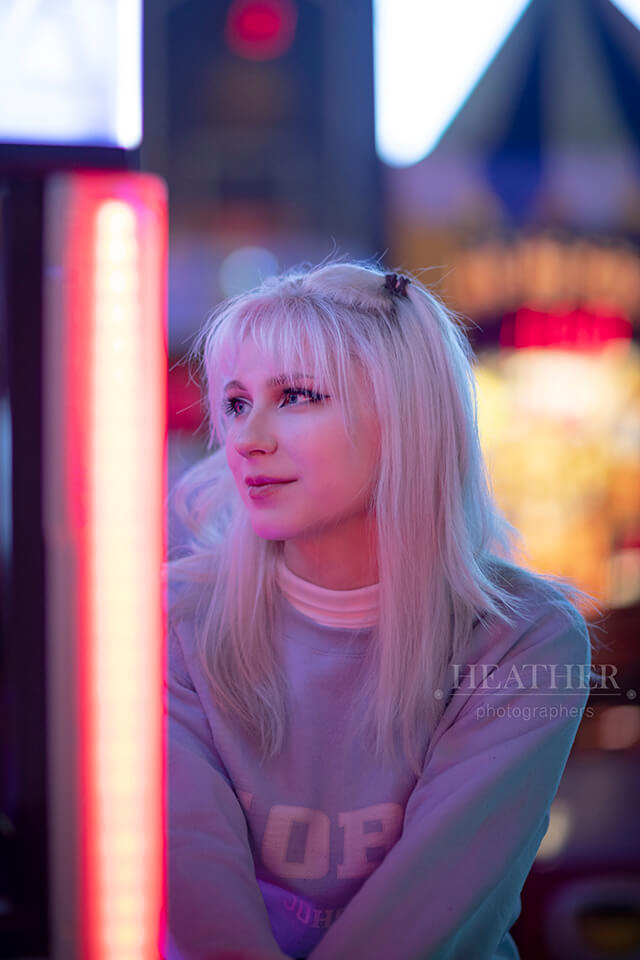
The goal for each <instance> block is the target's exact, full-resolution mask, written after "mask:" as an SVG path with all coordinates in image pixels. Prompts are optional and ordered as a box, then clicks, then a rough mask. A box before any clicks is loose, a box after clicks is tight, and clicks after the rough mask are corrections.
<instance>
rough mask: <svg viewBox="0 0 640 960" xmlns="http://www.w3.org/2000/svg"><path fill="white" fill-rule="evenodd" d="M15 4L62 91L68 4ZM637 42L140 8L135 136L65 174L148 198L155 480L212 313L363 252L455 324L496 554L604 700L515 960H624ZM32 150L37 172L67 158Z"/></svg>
mask: <svg viewBox="0 0 640 960" xmlns="http://www.w3.org/2000/svg"><path fill="white" fill-rule="evenodd" d="M93 2H94V4H95V9H96V10H97V8H98V7H104V6H105V4H108V0H100V2H99V0H93ZM9 6H11V4H10V5H9ZM13 6H14V7H15V9H17V8H18V6H19V4H14V5H13ZM31 6H32V7H33V9H34V10H35V11H36V13H35V14H34V19H33V20H32V21H31V23H32V26H33V24H34V23H35V22H36V20H37V17H40V20H39V21H38V22H40V23H41V24H42V23H44V24H45V26H46V29H44V28H43V29H42V31H41V32H40V33H38V31H34V30H31V31H30V32H29V37H30V46H29V50H30V56H31V57H32V58H33V62H36V61H37V58H38V57H41V56H42V55H43V54H45V55H46V56H45V59H46V58H49V61H50V62H51V63H52V64H53V67H55V68H56V69H58V70H59V71H61V74H60V75H61V76H62V75H63V74H64V68H65V57H66V56H67V55H69V56H71V54H70V53H68V51H67V48H66V45H68V44H71V40H70V39H69V38H70V37H72V36H73V31H72V29H71V28H72V27H74V28H78V24H79V23H80V21H81V20H82V18H83V17H85V19H86V17H87V7H91V6H92V4H91V3H89V4H88V5H85V7H83V8H82V11H84V12H82V11H81V8H80V6H79V5H77V4H74V3H73V2H71V0H69V2H68V3H66V4H65V3H64V2H63V0H59V3H58V4H56V3H50V4H48V5H47V4H41V5H40V7H39V10H38V9H37V8H38V4H37V3H34V4H32V5H31ZM57 7H59V9H60V10H62V9H63V8H64V9H65V10H66V11H67V12H65V13H64V14H61V16H60V20H59V21H58V23H59V24H62V26H61V27H60V26H58V27H56V21H55V17H54V16H53V15H52V11H53V10H54V8H57ZM45 8H46V9H45ZM3 16H4V17H5V19H4V25H5V37H6V36H8V35H9V34H8V33H7V32H6V31H8V29H9V28H10V27H11V28H12V29H13V30H14V31H15V29H16V28H15V22H16V16H17V15H16V16H14V18H13V20H11V18H10V17H9V16H8V15H6V16H5V15H4V14H3V13H1V12H0V26H1V25H2V24H3ZM90 19H91V18H90V17H89V20H90ZM639 25H640V0H624V2H623V0H615V2H613V0H491V2H490V3H484V4H481V3H478V2H477V0H448V2H447V3H446V4H445V3H436V2H431V0H348V2H345V0H146V2H145V4H144V16H143V19H142V21H141V31H142V38H143V50H144V57H143V74H144V84H143V90H144V94H143V111H142V115H143V118H144V121H143V127H142V131H143V135H142V140H141V142H138V143H136V142H134V141H135V138H134V141H132V142H131V143H127V144H121V145H120V146H121V153H122V154H123V156H124V159H123V156H121V157H120V160H119V161H118V162H117V163H116V162H115V161H114V160H113V155H109V156H107V154H106V153H105V154H104V156H103V155H101V157H100V158H99V159H96V158H97V154H95V153H94V154H92V155H91V157H90V158H89V159H87V155H85V154H82V153H81V150H82V149H85V148H86V142H85V144H84V147H83V146H82V145H80V147H76V154H75V156H76V157H81V160H82V162H83V163H87V162H88V163H90V164H91V165H92V166H93V167H96V168H97V167H100V166H106V167H108V166H114V165H115V166H119V167H121V168H124V167H128V168H129V169H132V170H141V171H143V172H145V173H148V174H152V175H155V177H156V178H160V179H161V180H162V181H164V182H165V183H166V188H167V197H168V213H169V220H168V223H169V227H168V261H167V263H168V412H167V416H168V432H169V445H168V451H169V454H168V483H169V486H171V485H172V483H173V482H174V480H175V479H176V477H177V476H178V475H179V474H180V473H181V472H182V471H183V470H184V469H185V468H186V467H187V466H189V465H190V464H192V463H194V462H195V461H196V460H197V459H199V458H200V457H201V456H202V455H203V454H204V453H205V452H206V439H207V438H206V431H205V428H204V421H203V418H204V410H203V406H202V398H201V393H200V386H199V383H198V381H197V378H196V377H195V376H194V375H193V371H190V369H189V367H188V365H187V364H186V363H185V362H184V358H185V355H186V353H187V351H188V349H189V347H190V345H191V342H192V338H193V336H194V334H195V333H196V331H197V330H198V329H199V328H200V327H201V326H202V324H203V323H204V322H205V320H206V318H207V315H208V314H209V312H210V311H211V310H212V309H213V307H214V306H215V305H216V304H217V303H218V302H219V301H220V300H222V299H224V298H225V297H229V296H232V295H235V294H236V293H239V292H241V291H242V290H245V289H249V288H251V287H253V286H255V285H256V284H257V283H258V282H259V281H260V280H262V279H264V278H265V277H267V276H269V275H270V274H272V273H276V272H279V271H280V270H282V269H285V268H287V267H290V266H293V265H296V264H301V263H317V262H319V261H321V260H323V259H325V258H331V257H333V256H343V255H347V256H350V257H355V258H362V259H367V258H374V259H380V260H381V261H382V262H383V263H384V265H385V266H387V267H389V268H390V269H396V270H400V271H402V270H408V271H411V272H413V273H415V274H416V275H417V276H419V277H420V279H422V280H423V281H424V282H426V283H427V284H429V285H430V286H431V287H432V289H433V290H434V292H435V293H436V294H438V295H439V296H440V297H441V298H442V299H443V300H444V301H445V302H446V303H447V305H448V306H450V307H451V308H452V309H454V310H455V311H457V312H458V314H459V315H460V316H461V317H462V319H463V321H464V323H465V324H466V325H467V329H468V333H469V336H470V338H471V340H472V342H473V344H474V347H475V350H476V354H477V380H478V394H479V417H480V430H481V436H482V441H483V446H484V450H485V454H486V457H487V461H488V464H489V468H490V472H491V479H492V482H493V485H494V489H495V492H496V496H497V499H498V501H499V503H500V505H501V506H502V508H503V510H504V512H505V513H506V515H507V516H508V518H509V519H510V520H511V521H512V522H513V523H514V525H515V526H516V527H517V528H518V529H519V530H520V531H521V532H522V534H523V547H522V560H523V561H524V562H526V563H527V564H529V565H531V566H533V567H534V568H536V569H538V570H540V571H543V572H546V573H554V574H560V575H562V576H566V577H569V578H570V579H572V580H573V581H574V582H575V583H576V584H577V585H578V586H579V587H581V588H583V589H584V590H586V591H588V592H589V593H591V594H593V595H594V597H595V598H596V600H597V602H598V604H599V608H600V613H598V612H597V611H596V610H595V609H593V608H585V614H586V615H587V616H589V617H590V618H591V619H592V620H593V621H594V623H595V624H596V629H595V634H594V635H595V636H596V637H597V638H599V639H600V641H601V642H602V649H601V650H600V652H599V653H598V656H597V658H596V665H600V666H602V667H603V669H604V671H605V674H606V675H607V676H608V677H609V678H610V679H609V682H608V683H607V684H605V686H603V687H602V688H601V689H598V688H595V689H594V690H593V691H592V693H591V697H590V701H589V708H588V710H587V711H586V713H585V716H584V718H583V721H582V724H581V727H580V730H579V732H578V737H577V740H576V743H575V746H574V749H573V751H572V754H571V756H570V758H569V762H568V765H567V769H566V772H565V774H564V777H563V779H562V782H561V784H560V788H559V791H558V795H557V798H556V800H555V802H554V804H553V807H552V812H551V821H550V826H549V830H548V833H547V835H546V837H545V839H544V841H543V844H542V846H541V848H540V851H539V853H538V856H537V858H536V862H535V864H534V867H533V869H532V871H531V874H530V876H529V878H528V879H527V882H526V884H525V888H524V891H523V898H522V914H521V917H520V919H519V920H518V922H517V924H516V926H515V927H514V930H513V935H514V938H515V940H516V942H517V944H518V947H519V949H520V953H521V956H522V958H523V960H608V958H614V957H618V958H629V960H630V958H640V822H639V817H638V809H639V808H640V763H639V760H640V703H639V702H638V699H637V691H638V690H640V30H639ZM78 29H79V28H78ZM94 29H95V25H94ZM15 36H18V37H19V31H18V33H17V34H16V33H14V37H15ZM34 37H35V39H34ZM36 40H38V42H37V43H36ZM94 41H95V38H94ZM0 45H1V40H0ZM6 48H7V49H8V45H6ZM53 67H52V69H53ZM6 139H11V138H10V137H7V138H6ZM94 146H95V144H94ZM38 149H39V151H40V152H39V154H38V153H37V150H38ZM34 150H35V152H34ZM34 150H32V151H31V153H30V154H29V158H28V162H29V164H30V165H31V166H33V165H34V164H35V166H36V167H40V168H41V169H45V168H46V169H48V170H52V169H57V167H56V164H58V165H60V164H62V166H65V165H66V166H67V167H69V165H71V166H73V165H74V164H77V162H78V161H77V160H74V161H73V162H72V161H70V160H68V159H67V160H65V161H64V163H63V162H62V160H58V159H56V158H55V157H54V158H53V159H46V161H45V160H44V159H42V157H43V156H44V154H43V150H44V147H41V148H34ZM78 150H80V153H78V152H77V151H78ZM38 155H39V156H40V158H41V159H40V160H39V161H38V160H37V156H38ZM34 157H36V160H34ZM20 162H24V156H23V157H22V159H21V161H20ZM12 163H13V167H11V164H9V166H8V167H6V169H13V170H15V160H12ZM5 166H6V164H5ZM23 222H25V223H26V226H25V227H24V229H25V230H27V229H28V222H29V221H28V219H27V220H26V221H23ZM34 222H35V221H34ZM6 245H7V244H6V241H5V246H6ZM0 252H1V245H0ZM6 269H7V268H6V267H5V270H6ZM8 326H10V323H9V324H8ZM16 342H17V341H16ZM14 349H15V348H14ZM21 355H22V354H21ZM1 361H2V357H1V355H0V362H1ZM0 372H1V370H0ZM16 389H17V388H16ZM14 405H15V401H14ZM1 439H2V434H1V432H0V440H1ZM0 449H1V444H0ZM1 505H2V501H1V498H0V506H1ZM7 509H8V508H7ZM1 516H2V514H1V511H0V519H1ZM5 526H6V524H5ZM0 529H1V525H0ZM170 535H171V531H170ZM5 606H6V609H8V606H9V604H8V601H7V602H6V604H5ZM5 650H9V645H7V646H6V648H5ZM9 662H10V661H9V654H8V653H6V652H5V666H8V665H9ZM11 662H13V661H11ZM5 697H6V699H7V702H8V699H9V697H8V693H5ZM12 709H14V708H13V707H12ZM15 710H16V711H17V710H18V708H17V707H16V708H15ZM17 715H18V714H17V712H16V713H15V715H14V714H12V715H11V716H12V723H13V726H12V727H11V730H12V731H13V733H12V734H11V736H10V737H7V739H6V744H9V745H11V744H16V743H20V744H23V743H24V739H23V740H20V735H19V734H18V733H17V732H15V731H16V729H17V726H18V724H17V720H16V719H15V717H16V716H17ZM11 737H13V739H11ZM6 744H5V751H6V752H7V755H8V749H9V748H8V746H6ZM0 745H1V744H0ZM37 749H39V750H43V751H44V747H43V746H42V744H40V746H37ZM4 765H5V769H8V766H9V765H8V762H7V761H6V760H5V764H4ZM12 776H13V780H12V781H11V782H12V784H13V785H12V788H11V790H9V789H5V799H4V801H3V803H2V805H1V806H2V809H3V810H4V811H6V812H5V813H4V820H0V838H2V839H1V840H0V842H1V843H2V844H3V846H2V847H0V849H3V850H4V851H5V852H6V857H5V859H4V861H3V863H2V867H0V956H3V957H8V956H13V957H18V956H27V955H30V956H35V955H36V953H38V952H40V955H42V956H44V955H46V950H45V948H44V947H43V946H42V945H43V944H44V943H45V942H46V933H45V931H46V925H44V926H43V925H42V923H41V919H42V916H43V914H46V912H47V910H48V909H49V908H48V907H47V899H46V895H45V893H44V892H43V893H42V894H41V896H40V898H39V899H36V900H32V901H30V900H29V894H28V893H25V889H26V886H27V884H26V883H25V878H24V871H22V872H21V868H20V866H19V862H20V857H19V851H20V850H21V849H22V848H21V847H20V843H21V839H20V828H19V827H16V824H17V823H18V822H20V823H22V822H27V821H22V820H20V817H19V816H17V815H15V816H14V811H16V810H17V809H18V808H19V806H20V804H19V803H18V800H19V799H20V798H23V802H24V803H25V804H27V803H31V805H32V808H33V809H34V810H35V811H36V813H37V811H38V810H39V809H40V807H39V806H38V804H41V805H42V804H44V803H45V802H46V801H45V799H44V797H45V789H44V786H43V784H42V783H40V785H39V786H38V785H36V786H33V785H32V786H31V787H26V786H21V787H20V789H18V787H16V783H17V782H18V781H19V776H18V774H17V773H16V770H15V769H13V768H12ZM26 780H27V776H26V774H25V775H23V781H20V783H21V784H22V783H26ZM29 790H31V793H29ZM29 797H31V800H29V799H28V798H29ZM24 798H27V799H24ZM34 798H35V799H34ZM10 801H11V802H10ZM11 804H13V806H12V805H11ZM34 804H35V806H34ZM35 815H36V814H34V816H35ZM31 822H33V821H31ZM50 822H51V821H50ZM41 841H42V842H41V846H40V847H39V848H38V849H39V850H41V853H40V854H38V853H37V851H35V852H33V851H32V853H30V855H29V856H30V857H31V858H32V859H31V860H30V862H31V863H33V864H37V863H40V864H42V863H44V859H43V858H44V853H42V850H44V847H45V843H46V837H45V836H43V837H42V838H41ZM38 856H40V857H41V859H40V860H38V859H37V858H38ZM16 878H18V879H16ZM18 881H19V882H18ZM16 891H19V892H18V893H17V892H16ZM16 898H18V899H19V900H20V917H21V920H20V923H21V925H22V926H21V927H20V929H22V927H23V926H29V924H31V929H32V932H33V930H34V929H37V930H40V933H39V934H38V935H37V936H36V935H33V936H31V939H30V940H28V941H27V940H26V939H23V940H20V936H22V934H20V935H18V934H17V933H16V930H17V929H18V925H17V923H16V921H15V916H16V902H17V900H16ZM20 898H22V899H20ZM30 911H31V912H30ZM38 911H39V912H38ZM25 918H26V919H25ZM38 918H40V919H38ZM38 924H40V926H38ZM3 936H4V938H5V939H4V944H5V945H4V946H3ZM25 937H26V934H25ZM26 942H29V943H31V944H32V946H31V947H29V950H30V951H31V952H30V953H28V951H27V949H26V948H25V949H22V948H20V949H18V946H17V945H18V944H24V943H26ZM38 944H39V945H40V946H38ZM3 951H4V952H3ZM12 951H13V952H12ZM70 955H71V954H69V956H70Z"/></svg>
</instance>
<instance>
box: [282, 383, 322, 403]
mask: <svg viewBox="0 0 640 960" xmlns="http://www.w3.org/2000/svg"><path fill="white" fill-rule="evenodd" d="M284 395H285V397H289V398H291V397H306V398H307V400H308V401H309V403H319V402H320V400H326V399H327V398H326V396H325V395H324V394H322V393H314V392H313V390H307V389H304V388H302V387H300V388H297V387H290V388H288V389H287V390H285V391H284ZM288 406H294V407H297V406H299V404H297V403H294V404H288Z"/></svg>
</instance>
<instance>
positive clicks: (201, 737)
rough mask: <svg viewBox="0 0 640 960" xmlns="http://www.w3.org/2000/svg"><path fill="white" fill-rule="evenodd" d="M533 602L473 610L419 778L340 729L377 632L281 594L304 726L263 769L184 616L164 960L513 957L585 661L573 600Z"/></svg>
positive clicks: (174, 713) (176, 677)
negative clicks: (522, 610) (513, 614)
mask: <svg viewBox="0 0 640 960" xmlns="http://www.w3.org/2000/svg"><path fill="white" fill-rule="evenodd" d="M525 595H526V597H527V605H528V609H527V612H526V614H525V615H524V616H523V617H522V618H520V619H519V620H518V622H517V623H516V624H515V625H514V626H511V627H507V626H504V625H501V624H496V623H495V622H493V623H492V624H488V623H486V622H483V621H479V622H478V623H477V624H476V626H475V629H474V632H473V635H472V638H471V643H470V647H469V651H468V655H467V656H466V658H465V665H464V667H462V668H461V667H455V666H454V665H453V664H452V665H451V669H450V678H451V682H452V688H451V690H450V691H449V692H448V694H447V706H446V708H445V710H444V714H443V716H442V719H441V721H440V723H439V725H438V727H437V729H436V730H435V733H434V735H433V737H432V738H431V741H430V743H429V745H428V749H427V752H426V756H425V761H424V767H423V769H422V772H421V775H420V777H419V778H418V779H416V777H415V775H414V774H413V773H412V772H411V770H410V769H409V768H408V767H405V766H404V765H398V766H396V767H395V768H393V769H385V770H383V769H381V768H380V766H379V765H378V764H377V763H376V762H375V760H374V758H373V757H372V756H371V755H370V754H369V753H368V752H366V751H364V750H363V749H361V748H360V747H359V744H358V742H356V741H355V740H350V739H349V738H348V737H347V736H346V735H345V731H346V729H347V726H346V716H347V712H348V708H349V703H350V699H351V696H352V692H353V690H354V689H355V684H357V683H358V673H359V670H360V668H361V667H362V662H363V660H362V658H363V656H364V654H365V651H366V649H367V646H368V644H369V642H370V636H371V631H370V629H360V630H354V629H346V628H342V627H335V626H323V625H320V624H318V623H317V622H315V621H314V620H312V619H310V617H308V616H306V615H304V614H303V613H301V612H300V611H299V610H298V609H296V608H295V607H294V606H293V605H292V604H291V603H290V601H289V600H287V599H286V598H285V597H284V596H282V597H281V613H282V625H283V629H282V634H281V636H280V638H279V642H280V643H281V644H282V651H283V656H284V664H285V668H286V670H287V674H288V677H289V678H290V683H291V688H290V690H291V693H290V696H291V704H290V705H291V709H292V717H293V722H292V724H291V729H290V732H289V737H288V740H287V742H286V744H285V747H284V749H283V751H282V753H281V754H280V755H279V756H278V757H277V758H275V759H272V760H268V761H267V762H265V763H261V762H260V760H259V756H258V752H257V750H256V748H255V746H254V745H253V744H252V743H251V742H249V741H248V740H247V739H246V737H245V736H243V735H241V734H240V733H239V731H238V730H237V729H236V728H235V727H234V726H233V725H232V724H231V723H230V722H229V721H228V720H227V719H226V718H225V716H224V715H223V714H222V713H220V712H219V711H218V710H217V709H216V706H215V704H214V702H213V700H212V697H211V694H210V693H209V689H208V685H207V682H206V680H205V676H204V673H203V671H202V668H201V666H200V664H199V662H198V659H197V655H196V651H195V646H194V637H193V632H192V628H191V625H190V623H189V622H186V621H182V622H180V623H177V624H174V625H173V626H172V627H171V629H170V634H169V667H168V689H167V710H168V724H169V728H168V738H169V742H168V752H169V762H168V792H169V797H168V800H169V803H168V851H167V852H168V905H167V925H166V930H165V928H164V925H163V928H162V930H161V940H164V944H163V950H164V952H163V956H165V957H166V958H167V960H276V958H282V957H295V958H298V957H311V958H313V960H360V958H362V960H493V958H517V957H518V952H517V949H516V947H515V944H514V941H513V939H512V938H511V936H510V935H509V932H508V931H509V929H510V927H511V926H512V924H513V923H514V921H515V920H516V918H517V916H518V914H519V912H520V892H521V889H522V886H523V883H524V881H525V879H526V876H527V874H528V872H529V870H530V868H531V865H532V863H533V860H534V857H535V855H536V852H537V850H538V847H539V845H540V842H541V840H542V838H543V836H544V833H545V831H546V829H547V825H548V822H549V808H550V805H551V802H552V800H553V798H554V796H555V793H556V791H557V788H558V784H559V781H560V777H561V775H562V772H563V770H564V767H565V764H566V761H567V757H568V755H569V751H570V749H571V746H572V743H573V741H574V738H575V734H576V730H577V728H578V725H579V723H580V719H581V716H582V711H583V708H584V705H585V703H586V700H587V697H588V666H589V664H590V650H589V641H588V635H587V631H586V626H585V623H584V620H583V619H582V618H581V617H580V615H579V614H577V613H576V611H575V610H574V608H573V607H571V606H570V605H569V604H568V603H564V602H563V603H562V607H561V608H560V609H558V607H557V606H555V605H554V604H552V603H551V602H550V601H549V600H548V599H547V598H546V596H544V597H543V596H542V594H541V593H540V588H539V587H537V586H535V585H534V586H533V587H532V586H527V588H526V593H525ZM556 596H557V598H558V600H560V595H559V594H557V595H556ZM469 664H484V665H486V666H485V667H484V669H483V668H481V667H477V668H476V669H475V671H472V670H471V669H470V668H469V666H468V665H469ZM534 665H539V666H538V667H535V668H534ZM551 665H558V666H556V667H552V666H551ZM567 665H570V667H569V668H567ZM485 677H486V679H484V678H485Z"/></svg>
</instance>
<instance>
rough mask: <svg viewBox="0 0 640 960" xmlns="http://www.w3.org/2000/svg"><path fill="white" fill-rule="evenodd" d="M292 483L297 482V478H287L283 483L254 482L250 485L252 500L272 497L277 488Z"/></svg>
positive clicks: (279, 488)
mask: <svg viewBox="0 0 640 960" xmlns="http://www.w3.org/2000/svg"><path fill="white" fill-rule="evenodd" d="M291 483H295V480H285V481H283V482H282V483H260V484H254V485H252V486H250V487H249V496H250V497H251V499H252V500H263V499H264V498H265V497H270V496H271V495H272V494H273V493H275V492H276V490H281V489H282V487H288V486H289V484H291Z"/></svg>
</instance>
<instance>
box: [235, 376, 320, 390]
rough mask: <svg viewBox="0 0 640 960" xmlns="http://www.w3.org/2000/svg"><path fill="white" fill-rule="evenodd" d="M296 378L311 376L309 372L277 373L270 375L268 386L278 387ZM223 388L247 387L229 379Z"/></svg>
mask: <svg viewBox="0 0 640 960" xmlns="http://www.w3.org/2000/svg"><path fill="white" fill-rule="evenodd" d="M296 380H313V377H312V376H311V374H310V373H292V374H286V373H279V374H278V375H277V376H276V377H271V379H270V380H267V386H268V387H278V386H281V385H282V384H284V383H293V382H294V381H296ZM224 389H225V390H246V389H247V387H245V385H244V384H243V383H240V381H239V380H229V382H228V383H225V385H224Z"/></svg>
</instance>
